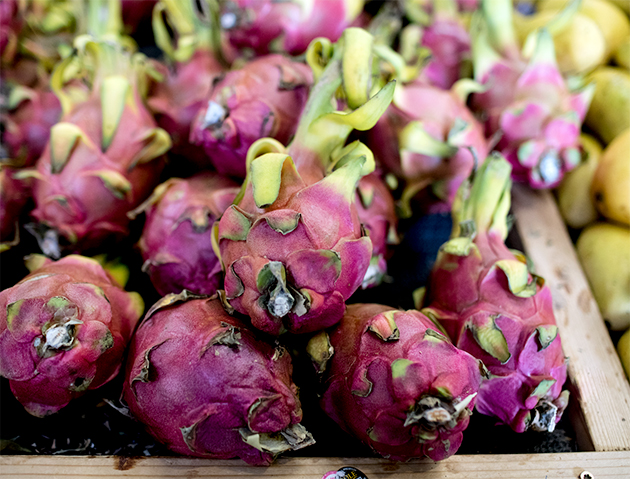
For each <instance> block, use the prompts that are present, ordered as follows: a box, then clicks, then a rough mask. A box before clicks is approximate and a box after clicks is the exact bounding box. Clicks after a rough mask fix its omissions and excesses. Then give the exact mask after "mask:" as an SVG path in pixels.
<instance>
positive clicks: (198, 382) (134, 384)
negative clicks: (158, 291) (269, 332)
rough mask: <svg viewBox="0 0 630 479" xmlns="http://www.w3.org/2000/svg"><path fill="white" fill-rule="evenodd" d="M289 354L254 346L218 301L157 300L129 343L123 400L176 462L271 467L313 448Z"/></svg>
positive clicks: (255, 340) (264, 345)
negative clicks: (188, 459) (182, 457)
mask: <svg viewBox="0 0 630 479" xmlns="http://www.w3.org/2000/svg"><path fill="white" fill-rule="evenodd" d="M291 373H292V364H291V357H290V355H289V353H288V352H287V351H286V350H285V349H284V348H283V347H281V346H279V345H276V346H275V347H274V346H272V345H271V344H269V343H266V342H263V341H261V340H260V339H258V338H257V337H256V336H255V335H254V333H253V332H252V331H251V330H250V329H248V328H247V326H245V324H244V323H242V322H241V321H240V320H238V319H237V318H235V317H232V316H230V315H228V314H227V313H226V312H225V310H224V309H223V306H222V304H221V301H220V300H219V299H218V298H217V297H214V298H210V299H208V298H205V299H203V298H201V297H195V296H191V295H190V294H189V293H188V292H186V291H184V292H183V293H181V294H179V295H175V294H170V295H168V296H165V297H164V298H162V299H161V300H160V301H158V302H157V303H156V304H155V305H154V306H153V307H152V308H151V309H150V310H149V312H148V313H147V315H146V317H145V319H144V320H143V322H142V323H141V324H140V327H139V328H138V331H137V332H136V334H135V335H134V339H133V340H132V343H131V346H130V349H129V358H128V361H127V374H126V379H125V383H124V387H123V398H124V400H125V402H126V403H127V404H128V405H129V409H130V410H131V412H132V414H133V415H134V416H135V417H136V418H137V419H138V420H140V421H141V422H142V423H144V424H145V426H146V428H147V430H148V431H149V433H151V434H152V435H153V436H154V437H155V438H156V439H157V440H159V441H160V442H161V443H163V444H165V445H166V446H168V447H169V448H170V449H172V450H173V451H175V452H177V453H179V454H186V455H191V456H198V457H208V458H217V459H225V458H231V457H237V456H238V457H240V458H242V459H243V460H245V461H246V462H248V463H250V464H269V463H270V462H272V461H273V459H274V457H275V456H277V455H278V454H280V453H282V452H284V451H288V450H291V449H300V448H302V447H306V446H308V445H310V444H312V443H314V440H313V438H312V436H311V435H310V433H308V431H306V429H305V428H304V427H303V426H302V425H301V424H300V420H301V419H302V410H301V407H300V401H299V399H298V396H297V387H296V386H295V384H294V383H293V382H292V379H291Z"/></svg>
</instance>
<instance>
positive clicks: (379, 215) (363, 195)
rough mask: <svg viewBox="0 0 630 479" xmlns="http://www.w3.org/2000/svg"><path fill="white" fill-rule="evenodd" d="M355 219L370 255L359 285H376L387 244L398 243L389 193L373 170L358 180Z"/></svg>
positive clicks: (383, 270) (383, 272) (383, 271)
mask: <svg viewBox="0 0 630 479" xmlns="http://www.w3.org/2000/svg"><path fill="white" fill-rule="evenodd" d="M355 205H356V207H357V213H358V215H359V221H361V224H362V225H363V227H364V228H365V229H366V231H367V233H368V237H369V238H370V241H371V242H372V259H371V260H370V266H369V267H368V270H367V272H366V273H365V277H364V278H363V283H362V284H361V287H362V288H363V289H366V288H371V287H374V286H378V285H379V284H380V283H381V281H382V280H383V278H384V276H385V275H386V274H387V260H388V259H389V256H390V251H389V246H390V245H393V244H397V243H398V233H397V232H396V225H397V224H398V217H397V216H396V208H395V204H394V197H393V196H392V193H391V191H390V189H389V187H388V186H387V184H385V182H384V181H383V180H382V179H381V176H380V175H379V173H377V172H372V173H370V174H369V175H366V176H364V177H363V178H361V179H360V180H359V184H358V185H357V199H356V200H355Z"/></svg>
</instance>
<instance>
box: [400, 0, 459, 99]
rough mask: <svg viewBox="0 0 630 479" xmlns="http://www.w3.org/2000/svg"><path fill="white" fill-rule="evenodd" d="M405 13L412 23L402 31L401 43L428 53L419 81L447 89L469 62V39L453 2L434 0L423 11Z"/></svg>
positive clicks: (410, 9) (455, 3)
mask: <svg viewBox="0 0 630 479" xmlns="http://www.w3.org/2000/svg"><path fill="white" fill-rule="evenodd" d="M410 5H411V4H410ZM406 13H407V15H408V16H409V17H410V18H411V19H412V20H414V22H416V23H414V24H411V25H409V26H407V27H405V31H404V33H403V35H402V36H401V41H403V42H407V41H415V42H419V43H420V45H422V46H423V47H426V48H428V49H429V50H430V51H431V58H430V59H429V61H428V63H427V64H426V66H425V67H424V68H423V70H422V72H421V74H420V78H421V79H422V81H423V82H426V83H428V84H430V85H434V86H437V87H439V88H442V89H444V90H448V89H450V88H451V87H452V86H453V85H454V84H455V82H456V81H457V80H459V79H460V78H462V76H463V75H462V69H463V67H464V61H465V60H467V59H468V58H470V35H469V33H468V28H467V27H466V25H465V24H464V21H463V19H462V18H460V14H459V12H458V5H457V2H456V1H455V0H438V1H435V2H432V3H431V4H430V5H425V6H424V8H418V6H415V8H414V7H413V6H409V7H407V12H406Z"/></svg>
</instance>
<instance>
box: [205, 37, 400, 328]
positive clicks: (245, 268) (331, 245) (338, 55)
mask: <svg viewBox="0 0 630 479" xmlns="http://www.w3.org/2000/svg"><path fill="white" fill-rule="evenodd" d="M372 39H373V37H372V36H371V35H370V34H369V33H367V32H366V31H365V30H361V29H357V28H350V29H347V30H346V31H345V32H344V34H343V37H342V40H341V41H340V42H339V43H338V44H337V45H332V44H330V43H329V42H326V41H322V42H321V43H317V42H315V43H314V44H312V49H310V50H309V53H307V56H308V57H309V58H311V59H313V58H315V57H317V56H318V55H319V54H321V55H320V57H319V59H320V60H321V62H320V61H318V62H317V63H318V65H320V66H321V65H322V64H325V67H324V68H322V70H321V72H318V78H319V79H318V81H317V83H316V84H315V85H314V87H313V89H312V93H311V95H310V96H309V100H308V102H307V105H306V106H305V109H304V111H303V112H302V116H301V118H300V123H299V126H298V129H297V132H296V136H295V137H294V139H293V140H292V142H291V144H290V145H289V146H288V148H287V149H285V148H284V146H283V145H281V144H280V143H279V142H277V141H275V140H272V139H263V140H259V141H258V142H257V143H256V144H254V145H252V147H251V148H250V150H249V153H248V164H247V165H248V166H247V171H248V174H247V179H246V180H245V183H244V184H243V188H242V190H241V193H239V196H238V197H237V198H236V200H235V202H234V204H233V205H232V206H230V207H229V208H228V209H227V210H226V212H225V213H224V214H223V216H222V217H221V220H220V221H219V223H218V225H217V227H216V228H215V229H216V236H215V238H214V239H215V243H214V245H215V250H216V251H217V253H218V254H219V255H220V257H221V260H222V264H223V267H224V271H225V295H226V300H227V302H228V303H229V305H231V307H233V308H234V309H235V310H237V311H239V312H241V313H244V314H247V315H248V316H250V318H251V321H252V324H253V325H254V327H256V328H258V329H261V330H263V331H265V332H267V333H270V334H276V335H277V334H280V333H282V332H284V331H285V330H288V331H290V332H293V333H306V332H312V331H315V330H318V329H322V328H325V327H328V326H331V325H332V324H334V323H336V322H337V321H339V320H340V319H341V316H342V315H343V312H344V310H345V301H346V300H347V299H348V298H349V297H350V295H352V293H354V291H356V290H357V288H359V286H361V283H362V282H363V279H364V277H365V274H366V272H367V269H368V267H369V264H370V259H371V257H372V242H371V241H370V239H369V238H368V237H367V236H365V235H364V230H363V228H362V226H361V222H360V220H359V217H358V213H357V209H356V207H355V205H354V201H355V197H356V186H357V183H358V181H359V179H360V178H361V177H362V176H364V175H366V174H368V173H370V172H371V171H373V170H374V158H373V155H372V153H371V151H370V150H369V149H368V148H367V147H365V145H363V144H361V143H360V142H358V141H355V142H353V143H351V144H349V145H347V146H344V144H345V142H346V139H347V137H348V135H349V134H350V132H351V131H352V130H353V129H354V128H356V129H360V130H366V129H368V128H371V127H372V126H373V125H374V123H375V122H376V121H377V119H378V118H379V116H380V115H381V114H382V112H383V111H384V110H385V108H386V107H387V105H388V104H389V102H390V101H391V98H392V95H393V88H394V82H391V83H388V84H387V85H386V86H385V87H383V88H382V89H380V90H379V91H378V92H377V93H376V94H374V95H373V96H372V97H371V98H370V97H369V89H368V80H369V75H365V72H369V71H370V64H371V45H372ZM318 52H319V53H318ZM326 55H329V56H326ZM346 66H348V67H349V68H348V70H346V69H345V67H346ZM342 79H343V80H342ZM339 87H343V88H344V89H345V91H344V93H345V97H346V98H347V101H348V103H349V104H350V103H352V104H353V105H355V106H354V109H353V108H348V109H347V110H346V111H336V110H334V106H333V105H334V102H333V100H334V99H335V94H336V93H337V91H338V89H339ZM335 103H336V102H335ZM329 169H332V170H333V171H332V172H330V173H328V174H326V173H327V171H328V170H329Z"/></svg>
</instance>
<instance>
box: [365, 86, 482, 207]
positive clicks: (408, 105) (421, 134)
mask: <svg viewBox="0 0 630 479" xmlns="http://www.w3.org/2000/svg"><path fill="white" fill-rule="evenodd" d="M462 93H465V92H462V91H461V90H459V89H458V85H457V84H456V85H455V86H454V87H453V88H452V89H451V90H442V89H440V88H438V87H435V86H431V85H427V84H425V83H422V82H414V83H410V84H408V85H403V86H400V85H399V87H398V88H397V92H396V94H395V96H394V102H393V103H392V105H390V107H389V108H388V110H387V111H386V112H385V115H383V116H382V117H381V118H380V120H379V121H378V123H377V124H376V126H375V127H374V128H373V129H372V130H370V132H369V143H368V144H369V146H370V148H371V149H372V150H373V151H374V154H375V156H376V158H377V159H378V160H379V161H380V163H381V164H382V166H383V168H384V169H385V170H387V171H390V172H392V173H394V174H395V175H396V176H397V177H399V178H402V179H403V180H404V181H405V184H406V187H405V192H404V193H403V198H402V201H401V203H403V210H404V211H403V214H405V213H404V212H405V211H406V212H407V213H406V215H409V214H411V213H410V211H409V208H410V207H409V206H408V203H409V201H410V200H411V199H412V198H413V197H414V196H415V195H417V194H418V192H420V191H421V190H423V189H425V188H427V187H429V186H430V187H431V189H432V192H433V194H434V195H435V197H436V198H437V200H438V203H437V204H435V205H434V208H435V209H436V211H434V212H438V211H441V210H446V211H448V210H450V205H452V203H453V200H454V198H455V195H456V193H457V189H458V188H459V186H460V185H461V184H462V182H463V181H464V180H465V179H466V178H467V177H468V175H470V173H471V172H472V171H473V169H474V168H475V166H476V158H478V159H483V158H485V156H486V155H487V153H488V143H487V141H486V138H485V135H484V131H483V126H482V125H481V124H480V123H479V121H478V120H477V119H476V118H475V117H474V115H473V114H472V112H471V111H470V110H469V109H468V108H467V107H466V104H465V99H463V98H465V96H463V95H462ZM471 149H472V150H474V152H475V154H473V153H472V152H471ZM475 156H476V158H475ZM433 203H435V200H433Z"/></svg>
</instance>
